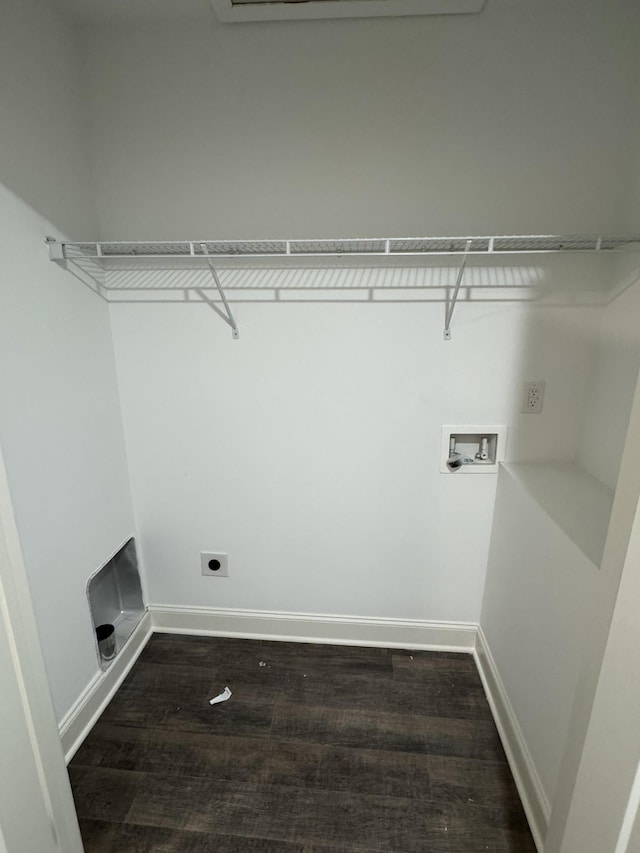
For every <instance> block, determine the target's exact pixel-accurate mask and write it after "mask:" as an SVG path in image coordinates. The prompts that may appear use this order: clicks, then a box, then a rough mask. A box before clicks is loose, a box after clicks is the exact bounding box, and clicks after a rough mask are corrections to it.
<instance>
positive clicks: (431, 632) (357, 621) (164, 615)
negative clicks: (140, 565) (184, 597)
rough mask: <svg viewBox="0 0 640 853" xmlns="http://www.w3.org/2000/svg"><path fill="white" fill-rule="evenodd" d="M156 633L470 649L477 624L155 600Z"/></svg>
mask: <svg viewBox="0 0 640 853" xmlns="http://www.w3.org/2000/svg"><path fill="white" fill-rule="evenodd" d="M149 610H150V612H151V619H152V624H153V629H154V631H158V632H164V633H176V634H202V635H210V636H222V637H228V636H239V637H244V638H253V639H262V640H276V641H283V642H297V643H305V642H306V643H332V644H335V645H351V646H357V645H362V646H381V647H389V648H414V649H424V650H426V651H453V652H469V653H471V652H472V651H473V649H474V647H475V637H476V630H477V625H476V624H475V623H472V622H434V621H427V620H417V619H386V618H367V617H363V616H343V615H323V614H315V613H289V612H278V611H269V610H236V609H224V608H217V607H172V606H169V605H164V604H150V605H149Z"/></svg>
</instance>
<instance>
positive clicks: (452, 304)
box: [444, 240, 472, 341]
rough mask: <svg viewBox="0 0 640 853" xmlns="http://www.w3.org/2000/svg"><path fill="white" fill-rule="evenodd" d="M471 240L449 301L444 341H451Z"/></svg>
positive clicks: (468, 241) (467, 245) (465, 249)
mask: <svg viewBox="0 0 640 853" xmlns="http://www.w3.org/2000/svg"><path fill="white" fill-rule="evenodd" d="M471 242H472V241H471V240H467V244H466V246H465V248H464V255H463V257H462V263H461V264H460V268H459V270H458V276H457V278H456V284H455V287H454V288H453V295H452V296H451V299H450V300H449V304H448V305H447V311H446V315H445V321H444V339H445V341H450V340H451V319H452V317H453V312H454V311H455V307H456V302H457V301H458V294H459V293H460V285H461V284H462V277H463V276H464V270H465V267H466V266H467V260H468V259H469V251H470V249H471Z"/></svg>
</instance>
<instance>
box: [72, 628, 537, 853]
mask: <svg viewBox="0 0 640 853" xmlns="http://www.w3.org/2000/svg"><path fill="white" fill-rule="evenodd" d="M227 685H228V686H229V687H230V688H231V690H232V691H233V697H232V698H231V699H230V700H229V701H228V702H226V703H223V704H220V705H216V706H211V705H209V702H208V700H209V699H210V698H211V697H212V696H215V695H216V694H217V693H219V692H221V691H222V690H223V689H224V687H225V686H227ZM69 775H70V778H71V783H72V787H73V791H74V797H75V801H76V808H77V811H78V816H79V819H80V826H81V830H82V835H83V839H84V844H85V850H86V853H152V852H153V853H209V851H216V853H253V851H255V853H338V851H340V853H382V851H384V853H417V852H418V851H420V853H481V851H491V853H535V846H534V844H533V840H532V838H531V835H530V833H529V828H528V826H527V822H526V819H525V816H524V813H523V810H522V806H521V804H520V801H519V799H518V794H517V792H516V789H515V785H514V783H513V779H512V777H511V773H510V771H509V768H508V765H507V763H506V759H505V756H504V753H503V751H502V747H501V745H500V741H499V739H498V735H497V732H496V729H495V726H494V723H493V720H492V718H491V713H490V710H489V706H488V704H487V700H486V698H485V696H484V693H483V690H482V686H481V684H480V679H479V677H478V674H477V671H476V668H475V664H474V662H473V658H472V657H471V656H470V655H459V654H448V653H435V652H419V651H403V650H397V649H371V648H358V647H349V646H327V645H311V644H300V643H276V642H262V641H257V640H237V639H228V638H217V637H193V636H178V635H172V634H154V636H153V637H152V638H151V640H150V641H149V644H148V645H147V647H146V648H145V650H144V651H143V653H142V655H141V656H140V659H139V660H138V662H137V663H136V665H135V666H134V668H133V669H132V671H131V673H130V675H129V676H128V678H127V679H126V681H125V682H124V684H123V685H122V687H121V688H120V690H119V691H118V693H117V695H116V696H115V697H114V699H113V700H112V702H111V703H110V705H109V706H108V708H107V709H106V710H105V712H104V714H103V715H102V716H101V718H100V720H99V721H98V723H97V724H96V726H95V727H94V729H93V731H92V732H91V734H90V735H89V737H88V738H87V740H86V741H85V743H84V744H83V746H82V747H81V748H80V750H79V751H78V753H77V755H76V756H75V758H74V759H73V761H72V762H71V764H70V766H69Z"/></svg>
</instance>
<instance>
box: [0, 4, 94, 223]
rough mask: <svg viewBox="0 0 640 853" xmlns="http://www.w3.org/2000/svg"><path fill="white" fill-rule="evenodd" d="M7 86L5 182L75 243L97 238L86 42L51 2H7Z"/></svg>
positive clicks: (2, 153) (2, 60)
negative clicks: (84, 74) (82, 49)
mask: <svg viewBox="0 0 640 853" xmlns="http://www.w3.org/2000/svg"><path fill="white" fill-rule="evenodd" d="M0 80H2V85H1V86H0V127H1V128H2V145H0V181H2V183H4V185H5V186H7V187H9V188H10V189H11V190H13V192H15V193H17V194H18V195H19V196H21V197H22V198H23V199H25V200H26V201H27V203H28V204H30V205H31V206H32V207H33V208H35V209H36V210H38V211H40V213H41V214H42V215H43V216H45V217H46V218H47V219H49V221H51V222H54V223H56V225H57V226H58V227H59V228H61V229H62V230H63V231H65V232H66V233H68V234H72V235H73V236H74V237H75V239H77V240H82V239H85V238H87V239H88V238H90V237H92V236H93V232H94V229H95V217H94V206H93V194H92V189H93V188H92V185H91V180H90V176H89V166H88V156H87V141H88V140H87V127H86V112H85V109H84V108H85V104H84V102H83V99H82V96H81V87H80V67H79V59H78V44H77V41H76V34H75V31H74V30H73V29H72V28H71V27H70V26H69V25H68V23H67V22H66V21H65V20H64V19H63V18H62V17H61V16H60V15H59V14H56V10H55V8H54V4H53V3H51V2H49V0H2V3H1V4H0Z"/></svg>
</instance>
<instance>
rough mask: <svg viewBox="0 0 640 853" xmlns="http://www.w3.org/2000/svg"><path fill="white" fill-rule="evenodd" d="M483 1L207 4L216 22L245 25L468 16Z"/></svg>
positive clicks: (234, 0) (236, 0)
mask: <svg viewBox="0 0 640 853" xmlns="http://www.w3.org/2000/svg"><path fill="white" fill-rule="evenodd" d="M485 2H486V0H211V5H212V6H213V8H214V11H215V13H216V15H217V16H218V18H219V19H220V20H221V21H225V22H228V23H234V22H235V23H242V22H245V21H304V20H319V19H322V18H382V17H387V18H390V17H404V16H407V15H416V16H418V15H472V14H476V13H478V12H481V11H482V10H483V8H484V5H485Z"/></svg>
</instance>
